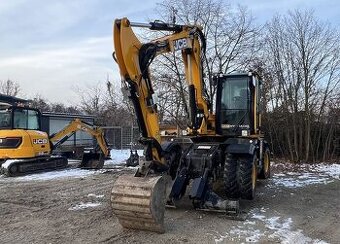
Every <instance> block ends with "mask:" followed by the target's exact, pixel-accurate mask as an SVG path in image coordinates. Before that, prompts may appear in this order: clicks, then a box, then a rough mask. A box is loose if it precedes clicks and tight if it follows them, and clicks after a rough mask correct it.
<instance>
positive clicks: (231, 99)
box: [221, 78, 250, 128]
mask: <svg viewBox="0 0 340 244" xmlns="http://www.w3.org/2000/svg"><path fill="white" fill-rule="evenodd" d="M248 82H249V80H248V79H246V78H229V79H227V80H226V81H225V82H223V86H222V87H223V88H222V100H221V105H222V107H221V109H222V111H221V112H222V114H221V118H222V127H224V128H231V127H234V126H237V127H238V126H240V125H249V116H248V110H249V109H248V108H249V96H250V92H249V88H248V87H249V85H248Z"/></svg>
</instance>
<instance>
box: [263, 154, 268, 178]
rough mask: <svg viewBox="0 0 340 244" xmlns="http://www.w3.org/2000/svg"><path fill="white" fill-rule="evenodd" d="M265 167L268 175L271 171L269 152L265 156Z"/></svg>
mask: <svg viewBox="0 0 340 244" xmlns="http://www.w3.org/2000/svg"><path fill="white" fill-rule="evenodd" d="M263 167H264V172H266V173H267V172H268V170H269V155H268V153H267V152H266V153H265V154H264V164H263Z"/></svg>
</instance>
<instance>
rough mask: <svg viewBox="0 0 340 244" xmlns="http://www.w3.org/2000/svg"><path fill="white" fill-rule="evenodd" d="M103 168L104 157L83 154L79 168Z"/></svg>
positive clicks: (100, 154) (94, 154)
mask: <svg viewBox="0 0 340 244" xmlns="http://www.w3.org/2000/svg"><path fill="white" fill-rule="evenodd" d="M103 166H104V155H103V154H102V153H95V152H88V153H85V152H84V154H83V158H82V161H81V163H80V168H82V169H102V168H103Z"/></svg>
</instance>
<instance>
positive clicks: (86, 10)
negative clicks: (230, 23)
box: [0, 0, 340, 105]
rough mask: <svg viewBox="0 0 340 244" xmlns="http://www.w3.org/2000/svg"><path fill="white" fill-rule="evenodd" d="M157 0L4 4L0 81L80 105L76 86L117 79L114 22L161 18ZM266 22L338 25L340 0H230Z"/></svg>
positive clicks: (6, 0)
mask: <svg viewBox="0 0 340 244" xmlns="http://www.w3.org/2000/svg"><path fill="white" fill-rule="evenodd" d="M159 2H160V1H157V0H127V1H124V0H0V80H6V79H8V78H9V79H12V80H15V81H18V82H19V84H20V86H21V90H22V95H26V96H31V97H32V96H34V95H35V94H40V95H42V96H43V97H44V98H47V99H48V100H50V101H52V102H63V103H65V104H69V105H76V103H77V101H79V98H78V96H77V94H76V93H75V92H74V90H75V87H76V86H77V87H80V88H81V87H83V86H88V85H90V86H91V85H95V84H97V83H98V82H99V81H105V80H106V77H107V75H109V77H110V79H111V80H115V81H119V75H118V70H117V66H116V64H115V63H114V61H113V60H112V56H111V53H112V51H113V49H112V46H113V44H112V22H113V20H114V19H115V18H119V17H124V16H126V17H128V18H129V19H131V20H133V21H138V22H146V21H147V20H149V19H153V18H157V12H156V11H155V8H156V3H159ZM226 2H229V3H230V2H231V3H232V4H241V5H244V6H247V7H248V9H249V10H251V11H252V13H253V15H254V16H255V17H256V19H257V21H258V22H260V23H264V22H265V21H267V20H269V19H270V18H271V16H273V15H274V14H275V13H285V12H286V11H287V10H288V9H294V8H313V9H314V10H315V13H316V15H317V16H318V17H319V18H320V19H322V20H325V21H329V22H331V23H332V24H333V26H335V27H337V26H339V25H340V14H339V9H340V0H328V1H322V0H231V1H226Z"/></svg>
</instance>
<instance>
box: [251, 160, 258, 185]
mask: <svg viewBox="0 0 340 244" xmlns="http://www.w3.org/2000/svg"><path fill="white" fill-rule="evenodd" d="M256 176H257V170H256V165H255V164H253V169H252V172H251V179H252V187H253V190H254V189H255V186H256Z"/></svg>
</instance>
